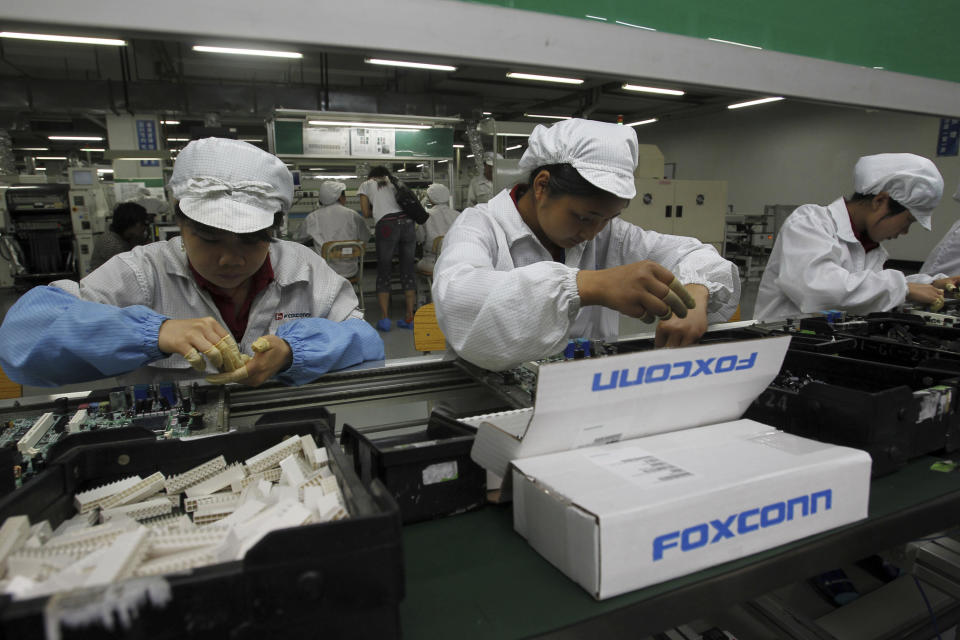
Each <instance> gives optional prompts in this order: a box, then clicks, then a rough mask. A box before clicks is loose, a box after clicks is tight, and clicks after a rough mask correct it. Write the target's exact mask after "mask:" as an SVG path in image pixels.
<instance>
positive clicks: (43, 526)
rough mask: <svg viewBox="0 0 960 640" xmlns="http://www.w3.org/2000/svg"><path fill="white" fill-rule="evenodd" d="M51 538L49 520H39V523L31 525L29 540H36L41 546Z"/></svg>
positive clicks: (51, 530) (51, 532)
mask: <svg viewBox="0 0 960 640" xmlns="http://www.w3.org/2000/svg"><path fill="white" fill-rule="evenodd" d="M52 537H53V528H52V527H51V526H50V521H49V520H41V521H40V522H38V523H36V524H34V525H31V527H30V538H36V539H37V540H39V541H40V544H43V543H44V542H46V541H47V540H49V539H50V538H52Z"/></svg>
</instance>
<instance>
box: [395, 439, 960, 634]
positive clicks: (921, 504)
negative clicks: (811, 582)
mask: <svg viewBox="0 0 960 640" xmlns="http://www.w3.org/2000/svg"><path fill="white" fill-rule="evenodd" d="M935 460H936V458H922V459H919V460H916V461H914V462H913V463H911V464H910V465H909V466H907V467H905V468H903V469H901V470H900V471H898V472H896V473H894V474H891V475H888V476H885V477H883V478H878V479H876V480H874V481H873V482H872V484H871V495H870V515H869V517H868V518H867V519H865V520H861V521H860V522H857V523H854V524H852V525H849V526H846V527H842V528H840V529H835V530H833V531H829V532H827V533H824V534H820V535H817V536H812V537H809V538H804V539H803V540H800V541H798V542H794V543H791V544H788V545H783V546H781V547H777V548H775V549H771V550H769V551H765V552H763V553H758V554H755V555H752V556H749V557H746V558H742V559H740V560H736V561H733V562H728V563H726V564H722V565H719V566H717V567H713V568H711V569H706V570H704V571H700V572H697V573H694V574H692V575H689V576H686V577H683V578H678V579H676V580H671V581H669V582H665V583H662V584H659V585H654V586H652V587H648V588H646V589H641V590H639V591H634V592H632V593H628V594H626V595H623V596H619V597H616V598H611V599H609V600H604V601H602V602H598V601H596V600H594V599H593V598H592V597H591V596H590V595H589V594H588V593H587V592H586V591H585V590H583V589H582V588H581V587H580V586H579V585H577V584H576V583H574V582H573V581H572V580H570V579H568V578H567V577H566V576H565V575H563V574H562V573H561V572H560V571H559V570H558V569H556V568H554V567H553V565H551V564H550V563H549V562H547V561H546V560H545V559H543V558H542V557H541V556H540V555H539V554H538V553H537V552H536V551H534V550H533V549H532V548H531V547H530V546H529V545H528V544H527V542H526V540H524V539H523V538H522V537H521V536H520V535H518V534H517V533H515V532H514V531H513V513H512V510H511V508H510V506H509V505H508V506H501V505H490V506H487V507H485V508H483V509H480V510H479V511H476V512H473V513H467V514H462V515H458V516H453V517H450V518H445V519H442V520H435V521H432V522H424V523H419V524H415V525H410V526H407V527H404V529H403V544H404V561H405V564H406V574H407V595H406V599H405V600H404V602H403V603H402V604H401V607H400V615H401V621H402V625H403V633H404V637H405V638H408V639H410V638H443V637H456V638H497V639H501V638H517V637H529V636H546V637H551V638H581V637H582V638H597V637H604V638H611V637H632V638H637V637H641V636H642V635H643V634H645V633H653V632H657V631H661V630H663V629H665V628H668V627H670V626H672V625H678V624H681V623H684V622H687V621H689V620H692V619H695V618H698V617H702V616H703V615H705V614H707V613H709V612H711V611H715V610H720V609H723V608H725V607H727V606H729V605H731V604H733V603H735V602H740V601H743V600H747V599H750V598H753V597H756V596H758V595H760V594H763V593H765V592H768V591H770V590H772V589H774V588H777V587H779V586H782V585H784V584H788V583H791V582H795V581H797V580H802V579H804V578H807V577H809V576H812V575H815V574H817V573H819V572H822V571H825V570H829V569H833V568H836V567H838V566H840V565H841V564H844V563H848V562H851V561H854V560H857V559H860V558H862V557H865V556H868V555H870V554H872V553H876V552H878V551H882V550H884V549H887V548H889V547H893V546H896V545H897V544H900V543H903V542H907V541H909V540H914V539H917V538H922V537H924V536H927V535H929V534H931V533H933V532H936V531H941V530H945V529H949V528H952V527H955V526H958V525H960V473H957V472H953V473H938V472H934V471H930V470H929V467H930V464H931V463H932V462H934V461H935Z"/></svg>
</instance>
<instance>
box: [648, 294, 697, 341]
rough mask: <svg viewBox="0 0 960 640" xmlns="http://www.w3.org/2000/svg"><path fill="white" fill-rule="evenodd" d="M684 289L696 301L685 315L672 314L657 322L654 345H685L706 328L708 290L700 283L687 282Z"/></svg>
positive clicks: (694, 339)
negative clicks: (672, 315)
mask: <svg viewBox="0 0 960 640" xmlns="http://www.w3.org/2000/svg"><path fill="white" fill-rule="evenodd" d="M686 290H687V291H688V292H689V293H690V297H691V298H692V299H693V300H694V301H695V302H696V306H695V307H694V308H693V309H691V310H690V312H689V313H688V314H687V317H685V318H680V317H677V316H674V317H672V318H670V319H669V320H661V321H660V322H659V323H658V324H657V335H656V338H655V339H654V342H653V344H654V346H655V347H658V348H659V347H685V346H687V345H688V344H693V343H694V342H696V341H697V340H699V339H700V336H702V335H703V334H704V333H705V332H706V330H707V300H708V298H709V297H710V291H709V290H708V289H707V288H706V287H705V286H703V285H702V284H688V285H687V286H686Z"/></svg>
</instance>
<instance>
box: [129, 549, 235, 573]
mask: <svg viewBox="0 0 960 640" xmlns="http://www.w3.org/2000/svg"><path fill="white" fill-rule="evenodd" d="M217 550H218V547H216V546H212V547H201V548H199V549H191V550H190V551H182V552H180V553H173V554H170V555H168V556H161V557H159V558H156V559H154V560H149V561H147V562H144V563H143V564H141V565H140V566H139V567H138V568H137V569H136V571H134V574H133V575H135V576H138V577H140V576H159V575H163V574H165V573H174V572H177V571H187V570H189V569H193V568H195V567H202V566H204V565H207V564H212V563H214V562H217V560H218V558H217Z"/></svg>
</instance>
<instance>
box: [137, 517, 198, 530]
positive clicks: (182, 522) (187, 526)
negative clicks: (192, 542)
mask: <svg viewBox="0 0 960 640" xmlns="http://www.w3.org/2000/svg"><path fill="white" fill-rule="evenodd" d="M143 524H144V526H147V527H150V529H151V530H152V531H158V532H169V533H178V532H184V533H185V532H189V531H193V530H194V529H196V527H195V526H194V524H193V520H191V519H190V516H188V515H187V514H185V513H184V514H180V515H170V516H162V517H159V518H154V519H152V520H148V521H147V522H144V523H143Z"/></svg>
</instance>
